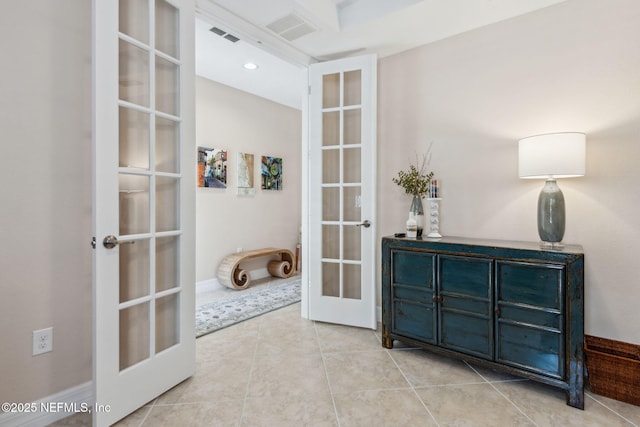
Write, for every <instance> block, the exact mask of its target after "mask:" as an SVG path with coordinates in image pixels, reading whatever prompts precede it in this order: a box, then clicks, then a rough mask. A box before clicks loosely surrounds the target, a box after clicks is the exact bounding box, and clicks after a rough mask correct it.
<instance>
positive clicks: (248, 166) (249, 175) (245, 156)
mask: <svg viewBox="0 0 640 427" xmlns="http://www.w3.org/2000/svg"><path fill="white" fill-rule="evenodd" d="M255 191H256V190H255V188H253V154H249V153H238V190H237V194H238V195H245V196H251V195H253V194H255Z"/></svg>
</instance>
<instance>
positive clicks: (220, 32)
mask: <svg viewBox="0 0 640 427" xmlns="http://www.w3.org/2000/svg"><path fill="white" fill-rule="evenodd" d="M209 31H211V32H212V33H214V34H217V35H219V36H221V37H224V38H225V39H227V40H229V41H230V42H233V43H235V42H237V41H238V40H240V39H239V38H238V37H236V36H234V35H233V34H229V33H227V32H226V31H225V30H222V29H220V28H218V27H211V28H210V29H209Z"/></svg>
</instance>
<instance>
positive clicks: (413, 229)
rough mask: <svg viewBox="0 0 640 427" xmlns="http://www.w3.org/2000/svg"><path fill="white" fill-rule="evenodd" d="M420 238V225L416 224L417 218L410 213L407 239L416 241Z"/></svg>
mask: <svg viewBox="0 0 640 427" xmlns="http://www.w3.org/2000/svg"><path fill="white" fill-rule="evenodd" d="M417 236H418V223H417V222H416V216H415V214H414V213H413V212H409V219H408V220H407V237H408V238H413V239H415V238H416V237H417Z"/></svg>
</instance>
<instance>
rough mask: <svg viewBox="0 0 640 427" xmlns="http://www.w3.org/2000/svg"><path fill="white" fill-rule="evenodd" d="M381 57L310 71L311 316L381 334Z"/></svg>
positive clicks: (313, 67) (319, 66) (325, 65)
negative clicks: (378, 98)
mask: <svg viewBox="0 0 640 427" xmlns="http://www.w3.org/2000/svg"><path fill="white" fill-rule="evenodd" d="M376 67H377V59H376V57H375V56H374V55H368V56H361V57H356V58H347V59H342V60H338V61H331V62H323V63H320V64H313V65H311V66H310V67H309V85H310V90H311V93H310V95H309V161H308V171H309V185H308V190H307V191H308V203H309V210H308V214H309V215H308V216H309V224H308V227H309V232H308V239H307V244H308V247H309V256H308V262H309V269H308V276H307V277H308V281H309V289H308V315H309V318H310V319H312V320H320V321H324V322H331V323H340V324H345V325H352V326H359V327H365V328H372V329H375V327H376V315H375V304H376V296H375V289H376V281H375V280H376V275H375V253H376V251H375V182H376V180H375V164H376V71H377V68H376Z"/></svg>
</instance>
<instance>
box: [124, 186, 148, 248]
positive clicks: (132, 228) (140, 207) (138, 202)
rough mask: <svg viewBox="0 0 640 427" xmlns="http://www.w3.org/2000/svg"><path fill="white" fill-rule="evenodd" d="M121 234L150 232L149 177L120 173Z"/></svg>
mask: <svg viewBox="0 0 640 427" xmlns="http://www.w3.org/2000/svg"><path fill="white" fill-rule="evenodd" d="M118 178H119V181H120V193H119V196H120V197H119V198H120V205H119V206H120V235H121V236H123V235H126V234H139V233H148V232H149V218H150V217H149V177H148V176H142V175H129V174H120V175H119V177H118Z"/></svg>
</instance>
